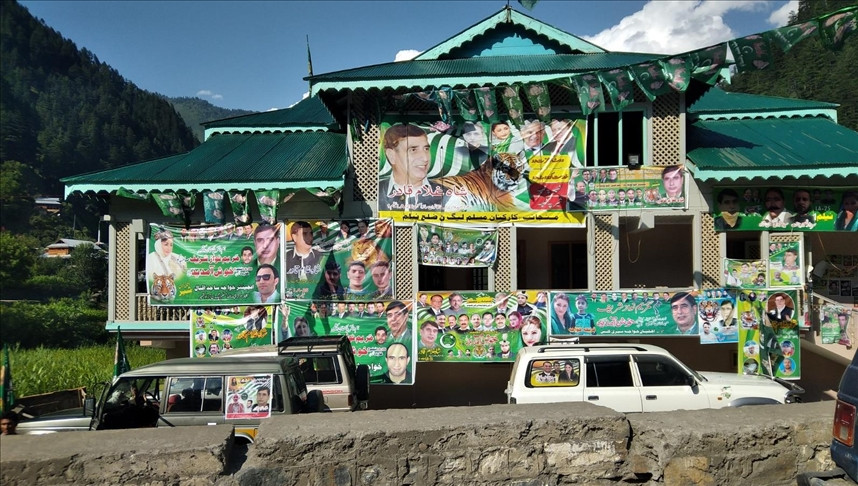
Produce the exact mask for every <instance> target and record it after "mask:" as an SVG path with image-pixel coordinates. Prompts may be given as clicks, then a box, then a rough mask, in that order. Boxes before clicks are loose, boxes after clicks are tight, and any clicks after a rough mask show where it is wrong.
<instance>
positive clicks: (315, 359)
mask: <svg viewBox="0 0 858 486" xmlns="http://www.w3.org/2000/svg"><path fill="white" fill-rule="evenodd" d="M300 368H301V373H302V374H303V375H304V381H305V382H307V383H315V384H328V383H341V382H342V377H340V376H337V367H336V363H334V357H332V356H311V357H308V358H301V362H300Z"/></svg>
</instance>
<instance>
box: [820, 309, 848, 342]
mask: <svg viewBox="0 0 858 486" xmlns="http://www.w3.org/2000/svg"><path fill="white" fill-rule="evenodd" d="M851 319H852V309H851V308H849V307H846V306H842V305H836V304H825V305H823V306H822V309H820V322H821V324H820V332H819V333H820V335H821V339H822V344H835V343H836V344H840V345H843V346H851V345H852V339H851V334H853V333H854V332H853V333H850V332H849V331H850V329H849V321H850V320H851Z"/></svg>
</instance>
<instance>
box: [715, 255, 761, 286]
mask: <svg viewBox="0 0 858 486" xmlns="http://www.w3.org/2000/svg"><path fill="white" fill-rule="evenodd" d="M723 263H724V286H725V287H727V288H731V289H764V288H766V270H767V268H766V261H765V260H737V259H732V258H725V259H724V260H723Z"/></svg>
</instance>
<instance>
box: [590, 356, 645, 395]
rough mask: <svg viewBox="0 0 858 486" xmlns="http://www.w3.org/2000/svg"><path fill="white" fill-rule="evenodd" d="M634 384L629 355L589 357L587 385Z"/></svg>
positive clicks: (613, 385)
mask: <svg viewBox="0 0 858 486" xmlns="http://www.w3.org/2000/svg"><path fill="white" fill-rule="evenodd" d="M617 386H634V381H633V380H632V372H631V368H630V367H629V357H628V356H608V357H601V356H592V357H588V358H587V387H589V388H595V387H617Z"/></svg>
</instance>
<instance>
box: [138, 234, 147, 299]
mask: <svg viewBox="0 0 858 486" xmlns="http://www.w3.org/2000/svg"><path fill="white" fill-rule="evenodd" d="M148 243H149V241H148V240H147V239H146V238H145V236H144V234H143V233H137V240H136V244H135V246H136V248H135V253H136V257H137V267H136V269H137V286H136V289H135V290H136V291H137V293H138V294H147V293H149V290H147V289H146V251H147V249H148V248H147V245H148Z"/></svg>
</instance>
